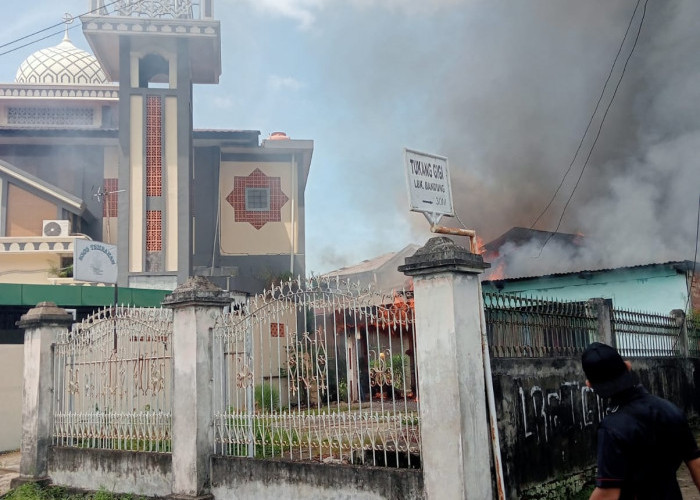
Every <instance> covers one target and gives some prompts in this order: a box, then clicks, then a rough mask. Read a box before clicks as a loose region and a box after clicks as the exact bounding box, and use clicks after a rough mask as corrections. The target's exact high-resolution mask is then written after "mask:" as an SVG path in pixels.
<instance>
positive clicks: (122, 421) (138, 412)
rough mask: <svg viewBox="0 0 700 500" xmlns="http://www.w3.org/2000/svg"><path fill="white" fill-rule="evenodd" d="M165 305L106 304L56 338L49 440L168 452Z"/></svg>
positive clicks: (168, 352)
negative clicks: (51, 427) (156, 306)
mask: <svg viewBox="0 0 700 500" xmlns="http://www.w3.org/2000/svg"><path fill="white" fill-rule="evenodd" d="M172 331H173V325H172V311H171V310H167V309H142V308H133V307H125V306H120V307H116V308H114V307H109V308H105V309H103V310H101V311H99V312H98V313H96V314H94V315H93V316H91V317H89V318H87V319H85V320H84V321H82V322H81V323H76V324H74V325H73V327H72V329H71V330H70V331H66V332H65V333H63V334H61V335H60V337H59V338H58V339H57V343H56V346H55V351H54V422H53V444H55V445H59V446H76V447H85V448H106V449H117V450H140V451H157V452H162V451H169V450H170V442H171V439H170V437H171V421H172V408H171V395H172V363H171V359H172V351H171V338H172Z"/></svg>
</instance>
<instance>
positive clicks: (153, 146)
mask: <svg viewBox="0 0 700 500" xmlns="http://www.w3.org/2000/svg"><path fill="white" fill-rule="evenodd" d="M162 114H163V112H162V106H161V98H160V97H159V96H148V99H147V101H146V196H162V195H163V149H162V141H163V139H162V121H163V117H162Z"/></svg>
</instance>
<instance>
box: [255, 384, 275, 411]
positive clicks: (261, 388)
mask: <svg viewBox="0 0 700 500" xmlns="http://www.w3.org/2000/svg"><path fill="white" fill-rule="evenodd" d="M255 408H256V409H257V410H258V411H261V412H263V413H270V412H272V411H276V410H279V408H280V393H279V390H278V389H277V387H274V386H273V385H271V384H270V383H268V382H264V383H262V384H260V385H257V386H255Z"/></svg>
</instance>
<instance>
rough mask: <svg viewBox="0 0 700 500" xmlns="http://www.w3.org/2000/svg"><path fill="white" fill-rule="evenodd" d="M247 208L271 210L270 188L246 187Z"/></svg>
mask: <svg viewBox="0 0 700 500" xmlns="http://www.w3.org/2000/svg"><path fill="white" fill-rule="evenodd" d="M245 209H246V210H248V211H249V212H267V211H268V210H270V188H259V187H249V188H246V190H245Z"/></svg>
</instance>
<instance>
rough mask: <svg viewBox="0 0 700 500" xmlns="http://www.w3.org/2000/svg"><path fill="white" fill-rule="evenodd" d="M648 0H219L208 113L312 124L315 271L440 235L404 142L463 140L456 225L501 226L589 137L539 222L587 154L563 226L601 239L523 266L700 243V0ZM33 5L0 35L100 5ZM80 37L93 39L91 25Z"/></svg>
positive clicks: (299, 126) (199, 89)
mask: <svg viewBox="0 0 700 500" xmlns="http://www.w3.org/2000/svg"><path fill="white" fill-rule="evenodd" d="M647 4H648V5H647V7H646V9H644V6H645V0H643V1H641V2H639V3H638V2H637V0H587V1H586V2H581V1H580V0H528V1H527V2H525V1H520V0H489V1H486V0H381V1H380V0H344V1H340V0H214V14H215V17H216V18H217V19H219V20H220V21H221V33H222V75H221V79H220V83H219V85H199V86H196V87H195V97H194V125H195V128H222V129H243V130H259V131H260V132H261V137H263V138H264V137H267V136H268V135H269V134H270V133H272V132H275V131H284V132H286V133H287V134H288V135H289V136H290V137H291V138H293V139H312V140H313V141H314V154H313V159H312V163H311V172H310V175H309V179H308V184H307V187H306V194H305V197H306V264H307V272H310V273H314V274H319V273H324V272H327V271H330V270H333V269H337V268H339V267H342V266H347V265H352V264H355V263H358V262H360V261H362V260H364V259H369V258H373V257H375V256H378V255H380V254H383V253H387V252H392V251H397V250H399V249H401V248H403V247H404V246H406V245H407V244H409V243H419V244H422V243H424V242H425V241H426V240H427V238H429V237H430V236H432V235H431V233H430V230H429V224H428V222H427V221H426V220H425V218H424V217H423V215H422V214H419V213H412V212H410V211H409V200H408V190H407V181H406V173H405V167H404V157H403V156H404V148H410V149H413V150H418V151H424V152H426V153H431V154H437V155H441V156H445V157H447V158H448V162H449V170H450V175H451V182H452V191H453V192H452V197H453V203H454V206H455V210H456V213H457V215H458V219H456V218H443V220H442V224H444V225H447V226H453V227H467V228H469V229H475V230H476V231H477V234H478V235H479V236H480V237H482V238H483V239H484V240H485V241H489V240H490V239H493V238H495V237H497V236H499V235H500V234H502V233H504V232H505V231H507V230H508V229H510V228H511V227H513V226H524V227H530V226H531V225H532V224H533V223H534V222H535V220H536V219H537V216H538V215H539V214H540V212H542V210H543V209H544V208H545V207H546V206H547V203H548V202H549V200H550V199H551V197H552V195H553V194H554V192H555V190H556V189H557V186H558V185H559V184H560V182H561V181H562V177H563V175H564V173H565V172H566V171H567V168H568V167H569V165H570V164H571V163H572V158H574V153H575V152H576V150H577V146H578V145H579V142H581V141H582V137H583V138H584V139H583V146H582V148H581V152H580V153H579V155H578V157H577V158H576V160H575V161H574V162H573V165H572V168H571V171H570V173H569V175H568V176H567V177H566V178H565V180H564V183H563V185H562V189H561V192H560V193H559V195H558V196H557V197H556V198H555V200H554V202H553V203H552V204H551V206H550V208H549V209H548V210H547V211H546V212H545V213H544V215H543V216H542V217H541V218H540V219H539V221H538V223H537V225H536V226H535V227H536V228H538V229H542V230H554V229H555V228H556V226H557V222H558V219H559V217H560V216H561V215H562V210H563V208H564V205H565V203H566V201H567V199H568V198H569V196H570V195H571V193H572V191H573V190H574V185H575V183H576V181H577V178H578V177H579V174H581V172H582V170H583V175H581V178H580V182H579V184H578V186H577V188H576V189H575V192H574V195H573V196H572V198H571V201H570V203H569V205H568V207H567V209H566V212H565V213H564V216H563V219H562V222H561V227H560V230H561V231H566V232H571V233H581V234H583V235H584V238H585V241H586V247H585V248H584V249H582V250H581V251H579V252H577V254H576V255H571V254H570V252H569V251H568V250H567V249H563V248H557V247H556V246H555V245H548V246H547V247H545V249H544V250H543V249H542V248H541V247H539V246H533V248H527V249H525V250H522V249H521V250H519V253H518V255H517V258H514V259H513V262H514V263H517V266H518V267H519V268H520V269H519V270H518V271H517V272H519V273H520V274H534V273H539V272H550V271H551V272H560V271H562V270H567V269H570V268H572V267H576V266H578V267H580V268H594V267H615V266H619V265H630V264H641V263H650V262H665V261H669V260H685V259H689V260H692V259H693V258H694V252H695V243H696V217H697V213H698V202H699V200H698V196H699V195H700V155H698V154H697V152H698V151H700V113H698V107H699V106H700V83H698V82H700V50H698V49H697V48H698V47H700V2H697V1H696V0H666V1H664V2H658V1H657V2H647ZM31 5H32V7H31V8H27V9H17V10H16V11H15V12H13V13H7V14H6V15H7V17H8V19H7V22H6V23H5V26H6V28H5V29H4V31H3V34H2V36H1V37H0V44H2V43H6V42H9V41H12V40H13V39H15V38H17V37H20V36H24V35H26V34H28V33H31V32H33V31H35V30H38V29H42V28H45V27H48V26H50V25H52V24H54V23H57V22H60V20H61V18H62V17H63V15H64V13H66V12H69V13H71V14H72V15H74V16H76V15H78V14H81V13H83V12H85V11H87V10H88V9H89V2H88V0H62V1H59V0H36V1H34V2H33V3H32V4H31ZM635 7H637V8H636V10H635ZM20 11H21V12H20ZM633 12H635V15H634V17H632V14H633ZM642 15H644V23H643V25H642V29H641V31H640V33H639V38H638V40H637V43H636V47H635V50H634V53H633V54H632V56H631V57H630V58H629V61H628V62H627V66H626V69H625V73H624V78H622V80H621V82H620V85H619V87H618V88H617V91H616V93H615V97H614V100H613V101H612V104H611V105H610V109H609V112H608V114H607V116H606V118H605V122H604V124H603V125H602V127H601V128H600V135H599V138H598V140H597V142H596V144H595V148H594V149H593V150H592V153H591V154H590V159H589V160H588V162H587V163H586V157H587V155H588V152H589V151H591V145H592V142H593V140H594V137H595V134H596V132H597V131H598V127H599V125H600V121H601V117H602V115H603V113H604V111H605V109H606V107H607V105H608V103H610V99H611V97H612V94H613V90H614V88H615V84H616V83H617V81H618V79H619V77H620V72H621V70H622V66H623V64H624V62H625V60H626V58H627V56H628V55H629V54H630V51H631V48H632V45H633V42H634V39H635V36H636V33H637V29H638V27H639V23H640V20H641V18H642ZM630 19H632V23H631V24H630ZM628 24H629V25H630V34H629V35H628V38H627V39H626V42H625V44H624V45H623V48H622V51H621V55H620V60H619V62H618V64H617V65H616V67H615V69H614V70H613V72H612V76H611V83H610V84H609V85H608V87H607V90H606V93H605V94H604V96H603V99H602V100H601V106H600V109H599V111H598V113H597V114H596V116H595V118H594V120H593V122H592V124H591V128H590V130H589V133H588V134H587V135H586V136H585V137H584V135H583V134H584V131H585V130H586V126H587V124H588V122H589V119H590V118H591V114H592V113H593V110H594V108H595V106H596V102H597V101H598V98H599V96H600V95H601V90H602V89H603V85H604V83H605V81H606V78H607V77H608V74H609V73H610V70H611V65H612V63H613V60H614V59H615V55H616V53H617V52H618V48H619V47H620V44H621V42H622V40H623V36H624V35H625V30H626V29H627V26H628ZM52 31H54V30H51V31H50V32H52ZM50 32H49V33H50ZM70 36H71V38H72V40H73V41H74V43H75V44H76V45H77V46H79V47H81V48H83V49H86V50H89V47H88V45H87V43H86V42H85V40H84V38H83V36H82V33H81V31H80V29H79V28H77V29H72V30H71V31H70ZM60 39H61V35H55V36H53V37H52V38H49V39H47V40H44V41H41V42H39V43H37V44H34V45H31V46H29V47H25V48H22V49H19V50H17V51H14V52H12V53H9V54H3V55H0V81H7V82H9V81H12V80H13V79H14V75H15V72H16V69H17V67H18V66H19V64H20V63H21V62H22V60H23V59H24V58H26V57H27V56H28V55H30V54H31V53H32V52H33V51H35V50H38V49H41V48H45V47H47V46H51V45H55V44H57V43H59V42H60ZM12 47H14V46H12ZM7 49H8V47H2V48H0V52H4V51H5V50H7ZM584 163H586V168H585V169H583V166H584ZM464 243H465V244H466V242H464ZM513 265H514V266H515V265H516V264H513ZM513 272H516V270H515V269H513Z"/></svg>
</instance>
